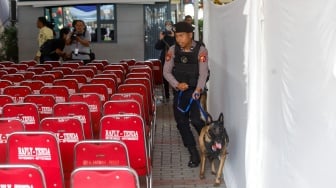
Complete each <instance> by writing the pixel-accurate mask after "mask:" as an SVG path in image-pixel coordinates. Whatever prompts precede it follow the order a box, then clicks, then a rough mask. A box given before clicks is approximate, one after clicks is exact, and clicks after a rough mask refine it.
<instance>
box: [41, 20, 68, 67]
mask: <svg viewBox="0 0 336 188" xmlns="http://www.w3.org/2000/svg"><path fill="white" fill-rule="evenodd" d="M69 33H70V29H69V28H67V27H66V28H62V29H61V30H60V33H59V38H58V39H50V40H47V41H46V42H45V43H44V44H43V45H42V46H41V49H40V51H41V57H40V63H43V62H44V61H58V60H59V59H60V58H64V57H65V56H66V53H65V52H64V51H63V50H64V47H65V41H66V39H67V36H68V34H69Z"/></svg>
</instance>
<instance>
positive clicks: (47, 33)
mask: <svg viewBox="0 0 336 188" xmlns="http://www.w3.org/2000/svg"><path fill="white" fill-rule="evenodd" d="M48 25H50V24H48V21H47V19H46V18H45V17H43V16H42V17H38V18H37V22H36V26H37V28H38V29H39V33H38V37H37V41H38V45H39V48H38V50H37V52H36V55H35V58H34V60H35V61H37V62H39V61H40V57H41V52H40V48H41V46H42V45H43V44H44V43H45V42H46V41H47V40H49V39H53V38H54V31H53V30H52V29H51V28H49V27H48Z"/></svg>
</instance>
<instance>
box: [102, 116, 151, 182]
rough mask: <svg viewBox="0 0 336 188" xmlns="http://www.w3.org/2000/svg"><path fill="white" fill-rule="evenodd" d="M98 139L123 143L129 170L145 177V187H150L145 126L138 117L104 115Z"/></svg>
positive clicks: (149, 166)
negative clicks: (127, 155) (125, 148)
mask: <svg viewBox="0 0 336 188" xmlns="http://www.w3.org/2000/svg"><path fill="white" fill-rule="evenodd" d="M99 135H100V138H101V139H103V140H122V141H123V142H125V144H126V146H127V149H128V152H129V159H130V164H131V168H133V169H134V170H135V171H136V172H137V174H138V175H139V176H146V180H147V181H146V182H147V187H151V185H152V169H151V164H150V161H151V160H150V158H149V154H148V153H149V150H147V139H146V136H145V125H144V122H143V119H142V118H141V117H140V116H139V115H134V114H129V115H119V114H118V115H106V116H103V117H102V119H101V124H100V134H99Z"/></svg>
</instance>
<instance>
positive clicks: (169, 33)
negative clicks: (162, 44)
mask: <svg viewBox="0 0 336 188" xmlns="http://www.w3.org/2000/svg"><path fill="white" fill-rule="evenodd" d="M162 34H163V35H171V34H172V31H168V30H164V31H162Z"/></svg>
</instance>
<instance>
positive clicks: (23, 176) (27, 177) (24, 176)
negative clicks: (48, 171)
mask: <svg viewBox="0 0 336 188" xmlns="http://www.w3.org/2000/svg"><path fill="white" fill-rule="evenodd" d="M0 177H1V178H0V185H1V187H20V186H22V187H34V188H38V187H39V188H45V187H47V184H46V180H45V177H44V173H43V170H42V169H41V168H40V167H39V166H37V165H32V164H0ZM18 177H20V178H18Z"/></svg>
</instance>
